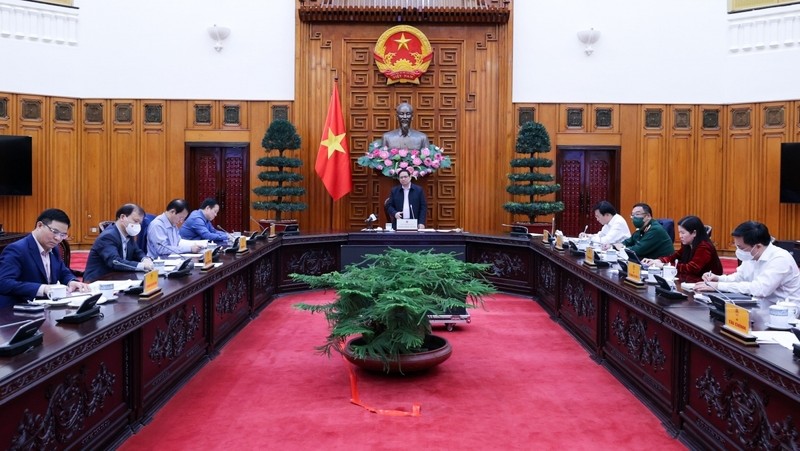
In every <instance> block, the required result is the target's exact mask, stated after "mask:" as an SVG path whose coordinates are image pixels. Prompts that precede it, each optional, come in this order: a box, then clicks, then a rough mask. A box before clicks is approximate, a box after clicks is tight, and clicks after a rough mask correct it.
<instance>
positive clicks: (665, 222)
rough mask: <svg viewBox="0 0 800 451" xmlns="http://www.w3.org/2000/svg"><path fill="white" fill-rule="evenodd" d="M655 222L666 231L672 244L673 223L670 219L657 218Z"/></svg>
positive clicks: (673, 235) (673, 238) (673, 236)
mask: <svg viewBox="0 0 800 451" xmlns="http://www.w3.org/2000/svg"><path fill="white" fill-rule="evenodd" d="M656 221H658V222H659V224H661V227H663V228H664V230H666V231H667V235H669V239H670V240H671V241H672V242H673V243H674V242H675V221H673V220H672V219H670V218H658V219H656Z"/></svg>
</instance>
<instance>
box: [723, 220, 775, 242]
mask: <svg viewBox="0 0 800 451" xmlns="http://www.w3.org/2000/svg"><path fill="white" fill-rule="evenodd" d="M731 236H735V237H739V238H741V239H742V241H744V244H746V245H748V246H755V245H756V244H763V245H764V246H766V245H768V244H769V243H770V241H772V237H771V236H770V235H769V229H768V228H767V226H766V225H764V224H762V223H760V222H756V221H747V222H743V223H741V224H739V225H738V226H736V228H735V229H733V232H731Z"/></svg>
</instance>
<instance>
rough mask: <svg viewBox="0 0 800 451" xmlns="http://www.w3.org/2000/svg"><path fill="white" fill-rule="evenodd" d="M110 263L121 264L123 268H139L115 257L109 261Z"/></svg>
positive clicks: (133, 269)
mask: <svg viewBox="0 0 800 451" xmlns="http://www.w3.org/2000/svg"><path fill="white" fill-rule="evenodd" d="M111 263H113V264H114V266H121V267H123V268H126V269H129V270H131V271H138V270H139V268H138V267H136V266H131V265H129V264H127V263H125V262H124V261H119V260H117V259H114V261H113V262H111Z"/></svg>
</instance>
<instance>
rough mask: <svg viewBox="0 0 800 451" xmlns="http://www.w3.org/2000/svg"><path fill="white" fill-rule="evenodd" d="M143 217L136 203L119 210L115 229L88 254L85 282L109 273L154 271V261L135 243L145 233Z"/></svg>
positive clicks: (107, 228)
mask: <svg viewBox="0 0 800 451" xmlns="http://www.w3.org/2000/svg"><path fill="white" fill-rule="evenodd" d="M144 214H145V213H144V209H142V207H140V206H138V205H136V204H125V205H123V206H121V207H120V208H119V210H117V214H116V218H117V219H116V221H114V227H106V229H105V230H103V233H101V234H100V236H99V237H97V240H95V242H94V244H93V245H92V249H91V250H90V251H89V258H88V259H87V261H86V270H85V271H84V273H83V280H84V281H86V282H93V281H95V280H97V279H99V278H101V277H102V276H104V275H105V274H108V273H110V272H130V271H150V270H152V269H153V261H152V260H150V258H148V257H147V256H146V255H145V254H144V252H142V250H141V249H139V246H137V245H136V242H135V241H134V240H133V237H135V236H136V235H138V234H139V232H140V231H141V230H142V219H143V218H144Z"/></svg>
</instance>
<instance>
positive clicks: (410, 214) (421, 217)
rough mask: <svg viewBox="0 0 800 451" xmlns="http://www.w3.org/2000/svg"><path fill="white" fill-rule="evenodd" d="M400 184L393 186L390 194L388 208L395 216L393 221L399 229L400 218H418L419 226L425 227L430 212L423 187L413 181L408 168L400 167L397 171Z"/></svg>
mask: <svg viewBox="0 0 800 451" xmlns="http://www.w3.org/2000/svg"><path fill="white" fill-rule="evenodd" d="M397 179H398V180H400V185H399V186H395V187H394V188H392V192H391V193H390V194H389V199H388V200H389V203H388V204H387V205H386V210H387V211H388V212H389V216H391V217H392V218H393V220H392V223H393V226H394V228H395V229H397V220H398V219H416V220H417V228H420V229H424V228H425V216H426V215H427V212H428V202H427V201H426V200H425V193H424V192H423V191H422V188H421V187H419V186H417V185H414V184H413V183H411V173H410V172H409V171H408V169H400V171H399V172H398V173H397Z"/></svg>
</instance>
